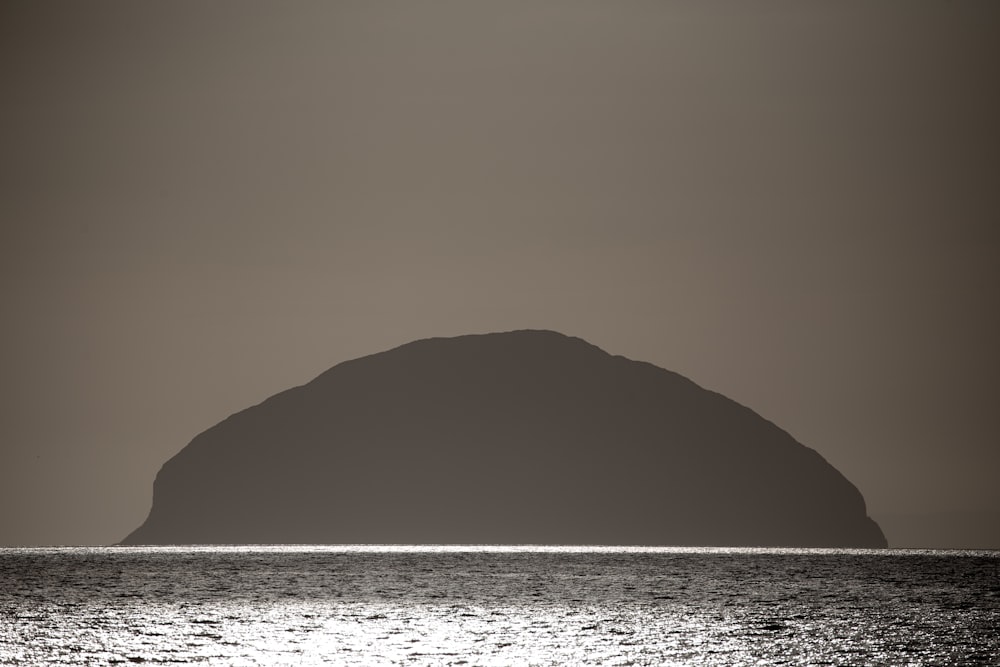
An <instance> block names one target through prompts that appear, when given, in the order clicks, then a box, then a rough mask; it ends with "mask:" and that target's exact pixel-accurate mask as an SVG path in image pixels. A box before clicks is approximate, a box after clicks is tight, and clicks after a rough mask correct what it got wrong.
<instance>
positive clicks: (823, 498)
mask: <svg viewBox="0 0 1000 667" xmlns="http://www.w3.org/2000/svg"><path fill="white" fill-rule="evenodd" d="M123 543H125V544H165V543H175V544H196V543H418V544H419V543H425V544H431V543H445V544H448V543H491V544H493V543H524V544H646V545H729V546H741V545H746V546H842V547H881V546H885V544H886V542H885V538H884V536H883V535H882V531H881V530H880V529H879V527H878V526H877V525H876V524H875V522H874V521H872V520H871V519H869V518H868V517H867V516H866V513H865V503H864V500H863V498H862V497H861V494H860V493H859V492H858V490H857V489H856V488H855V487H854V486H853V485H852V484H851V483H850V482H849V481H848V480H847V479H845V478H844V477H843V476H842V475H841V474H840V473H839V472H838V471H837V470H835V469H834V468H833V467H832V466H830V465H829V464H828V463H827V462H826V461H825V460H824V459H823V458H822V457H821V456H820V455H819V454H817V453H816V452H814V451H813V450H811V449H808V448H807V447H805V446H803V445H801V444H799V443H798V442H796V441H795V440H794V439H793V438H792V437H791V436H790V435H788V434H787V433H785V432H784V431H782V430H781V429H779V428H778V427H777V426H775V425H774V424H772V423H770V422H768V421H766V420H765V419H763V418H761V417H760V416H758V415H757V414H755V413H754V412H752V411H751V410H749V409H747V408H745V407H743V406H741V405H738V404H737V403H735V402H733V401H731V400H729V399H727V398H725V397H724V396H721V395H719V394H716V393H713V392H710V391H706V390H704V389H702V388H700V387H698V386H697V385H695V384H694V383H693V382H691V381H689V380H687V379H685V378H683V377H681V376H680V375H677V374H675V373H672V372H669V371H666V370H663V369H661V368H657V367H655V366H652V365H650V364H647V363H642V362H636V361H631V360H628V359H625V358H623V357H616V356H611V355H609V354H607V353H605V352H603V351H602V350H600V349H598V348H596V347H594V346H592V345H590V344H588V343H586V342H584V341H582V340H580V339H578V338H569V337H566V336H563V335H561V334H557V333H554V332H546V331H517V332H510V333H500V334H487V335H477V336H462V337H458V338H436V339H429V340H421V341H417V342H414V343H410V344H408V345H403V346H402V347H398V348H396V349H393V350H389V351H387V352H383V353H380V354H375V355H372V356H369V357H364V358H361V359H355V360H353V361H348V362H345V363H342V364H339V365H337V366H335V367H333V368H331V369H330V370H328V371H327V372H325V373H323V374H322V375H320V376H319V377H317V378H316V379H315V380H313V381H312V382H310V383H308V384H306V385H303V386H301V387H295V388H293V389H289V390H287V391H284V392H282V393H280V394H277V395H275V396H273V397H271V398H269V399H268V400H266V401H264V402H263V403H261V404H259V405H256V406H254V407H251V408H248V409H247V410H244V411H242V412H239V413H237V414H235V415H233V416H231V417H229V418H228V419H226V420H225V421H223V422H221V423H219V424H217V425H216V426H214V427H212V428H210V429H208V430H207V431H205V432H204V433H202V434H200V435H198V436H197V437H196V438H195V439H194V440H193V441H192V442H191V443H190V444H189V445H188V446H187V447H185V448H184V449H183V450H182V451H181V452H180V453H178V454H177V455H176V456H175V457H173V458H172V459H170V460H169V461H168V462H167V463H166V464H165V465H164V466H163V468H162V469H161V470H160V472H159V474H158V475H157V477H156V482H155V484H154V491H153V508H152V510H151V512H150V514H149V517H148V518H147V519H146V521H145V523H143V525H142V526H140V527H139V528H138V529H137V530H135V531H134V532H133V533H132V534H130V535H129V536H128V537H127V538H126V539H125V540H124V542H123Z"/></svg>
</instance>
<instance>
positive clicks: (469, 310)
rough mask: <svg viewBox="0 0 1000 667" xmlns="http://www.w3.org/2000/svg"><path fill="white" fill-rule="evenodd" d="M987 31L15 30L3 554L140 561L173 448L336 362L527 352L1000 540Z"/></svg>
mask: <svg viewBox="0 0 1000 667" xmlns="http://www.w3.org/2000/svg"><path fill="white" fill-rule="evenodd" d="M998 35H1000V4H997V3H995V2H922V1H913V0H900V1H899V2H846V3H843V2H822V3H821V2H800V1H789V2H730V3H714V2H690V3H670V2H659V1H655V2H653V1H651V2H638V1H635V2H614V3H611V2H584V1H579V2H569V1H567V2H538V1H531V2H528V1H524V2H516V1H505V2H466V1H458V0H456V1H455V2H363V1H358V2H315V3H303V2H272V3H262V4H255V3H251V2H208V3H205V2H157V3H154V2H131V1H128V2H126V1H123V2H100V1H98V2H86V3H81V2H69V1H66V2H34V1H31V2H11V1H10V0H7V1H5V2H3V4H0V84H2V102H0V225H2V226H0V281H2V282H0V298H2V306H3V310H2V312H3V320H2V329H0V354H2V355H3V356H2V369H3V372H2V376H0V378H2V379H0V400H2V403H0V405H2V406H3V407H2V413H0V448H2V449H0V544H60V543H63V544H65V543H108V542H114V541H117V540H119V539H121V538H123V537H124V536H125V535H126V534H127V533H128V532H130V531H131V530H132V529H134V528H135V527H136V526H138V525H139V524H140V523H141V522H142V520H143V519H144V518H145V516H146V514H147V512H148V510H149V507H150V502H151V497H152V481H153V477H154V475H155V474H156V471H157V470H158V469H159V467H160V465H162V463H163V462H164V461H166V460H167V459H168V458H169V457H170V456H172V455H173V454H175V453H176V452H177V451H178V450H180V449H181V448H182V447H183V446H184V445H186V444H187V443H188V442H189V441H190V440H191V438H192V437H193V436H195V435H196V434H197V433H199V432H200V431H202V430H204V429H205V428H207V427H209V426H211V425H213V424H214V423H216V422H218V421H220V420H221V419H223V418H224V417H226V416H227V415H229V414H230V413H232V412H235V411H237V410H240V409H242V408H245V407H248V406H249V405H252V404H254V403H257V402H259V401H260V400H262V399H264V398H266V397H267V396H269V395H271V394H273V393H276V392H278V391H280V390H282V389H285V388H287V387H290V386H293V385H297V384H302V383H304V382H306V381H308V380H310V379H311V378H313V377H314V376H315V375H318V374H319V373H320V372H322V371H323V370H325V369H326V368H328V367H329V366H331V365H333V364H335V363H337V362H340V361H344V360H347V359H350V358H354V357H357V356H361V355H364V354H369V353H373V352H378V351H381V350H383V349H386V348H389V347H393V346H396V345H399V344H402V343H405V342H408V341H410V340H413V339H416V338H423V337H428V336H449V335H458V334H464V333H474V332H485V331H502V330H510V329H518V328H548V329H555V330H558V331H561V332H563V333H566V334H569V335H574V336H580V337H582V338H584V339H586V340H588V341H590V342H592V343H594V344H596V345H599V346H600V347H602V348H604V349H605V350H607V351H609V352H612V353H615V354H623V355H625V356H628V357H631V358H635V359H642V360H646V361H650V362H653V363H655V364H657V365H659V366H662V367H665V368H668V369H671V370H674V371H677V372H679V373H682V374H684V375H686V376H688V377H690V378H691V379H693V380H694V381H695V382H697V383H699V384H701V385H702V386H704V387H707V388H709V389H713V390H716V391H719V392H721V393H723V394H725V395H727V396H729V397H731V398H733V399H735V400H737V401H739V402H741V403H743V404H745V405H747V406H749V407H751V408H752V409H754V410H756V411H757V412H759V413H760V414H762V415H763V416H764V417H766V418H768V419H770V420H772V421H774V422H775V423H777V424H778V425H779V426H781V427H782V428H784V429H786V430H788V431H789V432H790V433H791V434H792V435H793V436H795V437H796V438H797V439H798V440H799V441H800V442H802V443H803V444H805V445H807V446H809V447H812V448H814V449H816V450H817V451H819V452H820V453H821V454H822V455H823V456H824V457H825V458H826V459H827V460H828V461H830V462H831V463H832V464H833V465H835V466H836V467H838V468H839V469H840V470H841V471H842V472H844V474H845V475H846V476H847V477H848V478H849V479H850V480H852V481H853V482H854V483H855V484H856V485H857V486H858V487H859V489H860V490H861V491H862V493H863V494H864V495H865V497H866V499H867V501H868V506H869V511H870V513H871V515H872V516H873V517H874V518H875V519H876V520H878V521H879V522H880V523H881V524H882V527H883V529H884V530H885V532H886V534H887V536H888V538H889V540H890V543H896V544H899V543H921V544H927V545H929V546H989V545H992V546H1000V528H998V526H1000V521H998V520H997V519H998V517H1000V514H998V513H1000V484H998V483H997V475H998V471H1000V401H998V399H1000V390H998V388H997V387H998V385H997V378H998V377H1000V345H998V343H997V341H1000V299H998V286H1000V121H998V119H1000V86H998V81H1000V39H998ZM990 512H992V513H993V514H989V513H990ZM928 513H935V514H934V516H926V515H928ZM941 513H956V514H941ZM906 515H911V516H909V517H908V516H906ZM921 531H922V532H921Z"/></svg>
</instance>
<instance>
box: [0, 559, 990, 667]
mask: <svg viewBox="0 0 1000 667" xmlns="http://www.w3.org/2000/svg"><path fill="white" fill-rule="evenodd" d="M99 663H109V664H115V663H129V664H134V663H154V664H185V663H207V664H219V665H259V664H283V665H284V664H289V665H298V664H342V665H377V664H407V665H411V664H412V665H463V664H469V665H509V664H518V665H523V664H535V665H565V664H601V665H664V664H666V665H671V664H678V665H681V664H690V665H739V664H744V665H748V664H769V665H771V664H793V665H799V664H801V665H819V664H828V665H901V664H909V665H979V664H1000V552H942V551H894V550H877V551H862V550H788V549H786V550H776V549H659V548H656V549H654V548H632V549H628V548H607V547H550V548H543V547H405V546H401V547H368V546H351V547H326V546H322V547H301V546H288V547H274V546H271V547H156V548H149V547H110V548H45V549H0V664H26V665H29V664H30V665H36V664H99Z"/></svg>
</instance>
